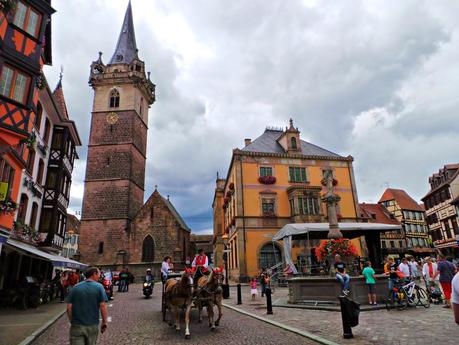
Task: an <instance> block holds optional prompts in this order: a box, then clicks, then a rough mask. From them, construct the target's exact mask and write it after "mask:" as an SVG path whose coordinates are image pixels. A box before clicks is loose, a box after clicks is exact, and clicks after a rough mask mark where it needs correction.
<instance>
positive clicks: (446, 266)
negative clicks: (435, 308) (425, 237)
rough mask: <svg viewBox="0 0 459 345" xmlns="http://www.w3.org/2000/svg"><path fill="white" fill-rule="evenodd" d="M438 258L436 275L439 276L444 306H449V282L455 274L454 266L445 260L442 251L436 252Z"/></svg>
mask: <svg viewBox="0 0 459 345" xmlns="http://www.w3.org/2000/svg"><path fill="white" fill-rule="evenodd" d="M438 259H439V260H438V264H437V268H438V271H437V275H438V276H439V280H440V285H441V288H442V289H443V295H444V296H445V300H446V305H445V306H444V308H451V301H450V300H451V282H452V281H453V278H454V275H455V274H456V267H455V266H454V265H453V264H452V263H451V262H449V261H448V260H446V257H445V255H443V254H442V253H440V254H438Z"/></svg>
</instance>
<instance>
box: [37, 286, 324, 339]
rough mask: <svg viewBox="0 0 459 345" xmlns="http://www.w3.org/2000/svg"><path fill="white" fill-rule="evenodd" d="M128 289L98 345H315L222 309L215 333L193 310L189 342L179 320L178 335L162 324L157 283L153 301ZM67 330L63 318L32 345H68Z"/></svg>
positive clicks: (114, 305)
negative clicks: (199, 319) (179, 329)
mask: <svg viewBox="0 0 459 345" xmlns="http://www.w3.org/2000/svg"><path fill="white" fill-rule="evenodd" d="M131 287H132V289H130V292H128V293H122V294H115V296H114V297H115V300H114V301H112V302H111V303H110V305H111V306H109V308H108V311H109V317H111V320H112V321H111V322H110V323H109V325H108V329H107V331H106V333H104V334H102V335H100V336H99V340H98V344H110V345H116V344H136V345H143V344H145V345H146V344H149V345H151V344H155V345H156V344H159V345H161V344H188V345H191V344H200V345H202V344H257V345H258V344H264V345H265V344H273V345H274V344H276V345H280V344H316V343H314V342H312V341H311V340H309V339H307V338H304V337H301V336H299V335H296V334H294V333H291V332H288V331H284V330H282V329H280V328H278V327H275V326H272V325H269V324H266V323H264V322H262V321H258V320H256V319H253V318H251V317H249V316H244V315H241V314H239V313H237V312H234V311H232V310H229V309H227V308H224V309H223V318H222V322H221V324H220V326H219V327H218V328H217V330H216V331H215V332H211V331H210V330H209V328H208V326H207V323H206V322H203V323H202V324H199V323H198V321H197V311H196V310H193V311H192V316H191V321H190V332H191V339H189V340H185V338H184V334H185V333H184V322H183V321H182V325H181V331H180V333H177V332H176V331H175V330H174V329H173V328H171V327H169V326H168V325H167V323H164V322H162V317H161V313H160V304H161V294H160V284H157V285H156V286H155V291H154V293H153V298H151V299H149V300H145V299H144V298H142V292H141V285H137V284H136V285H133V286H132V285H131ZM205 317H206V313H205V312H204V318H205ZM204 321H205V320H204ZM68 330H69V324H68V321H67V318H66V316H65V315H64V316H63V317H61V318H60V319H59V320H58V321H57V322H56V323H55V324H54V325H52V326H51V327H50V328H49V329H48V330H47V331H46V332H44V333H43V334H42V335H41V336H40V337H39V338H38V339H37V340H36V341H35V342H34V343H33V344H34V345H66V344H69V342H68Z"/></svg>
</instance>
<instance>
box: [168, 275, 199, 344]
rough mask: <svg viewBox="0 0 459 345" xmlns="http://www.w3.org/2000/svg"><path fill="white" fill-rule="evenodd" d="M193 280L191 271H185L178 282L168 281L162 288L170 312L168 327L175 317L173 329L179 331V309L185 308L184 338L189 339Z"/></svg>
mask: <svg viewBox="0 0 459 345" xmlns="http://www.w3.org/2000/svg"><path fill="white" fill-rule="evenodd" d="M193 286H194V285H193V278H192V271H191V270H190V269H187V268H186V269H185V271H184V272H183V274H182V277H181V278H180V280H175V279H168V280H167V281H166V284H165V286H164V298H165V301H166V304H167V307H168V309H169V310H170V317H171V319H170V320H169V325H170V326H172V320H174V317H173V315H174V316H175V329H176V330H177V331H180V314H179V308H182V307H186V310H185V338H186V339H188V338H190V328H189V325H190V310H191V300H192V298H193Z"/></svg>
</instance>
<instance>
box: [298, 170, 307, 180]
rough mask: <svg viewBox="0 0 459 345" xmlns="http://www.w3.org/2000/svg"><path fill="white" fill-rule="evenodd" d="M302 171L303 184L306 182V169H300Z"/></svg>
mask: <svg viewBox="0 0 459 345" xmlns="http://www.w3.org/2000/svg"><path fill="white" fill-rule="evenodd" d="M300 169H301V182H306V181H307V179H306V168H300Z"/></svg>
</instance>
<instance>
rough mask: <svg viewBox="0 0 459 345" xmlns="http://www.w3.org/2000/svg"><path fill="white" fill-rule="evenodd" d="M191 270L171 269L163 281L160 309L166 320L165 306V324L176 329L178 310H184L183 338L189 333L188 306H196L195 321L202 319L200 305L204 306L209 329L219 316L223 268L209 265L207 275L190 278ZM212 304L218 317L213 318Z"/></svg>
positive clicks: (218, 319) (214, 324)
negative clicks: (196, 314) (167, 318)
mask: <svg viewBox="0 0 459 345" xmlns="http://www.w3.org/2000/svg"><path fill="white" fill-rule="evenodd" d="M194 275H195V272H194V271H193V270H191V269H188V268H186V269H185V271H183V272H181V273H171V274H169V276H168V279H167V280H166V281H165V282H164V284H163V291H162V300H161V312H162V315H163V321H166V316H167V311H168V310H169V314H170V319H169V325H170V326H172V325H173V320H174V319H175V329H176V330H177V331H179V330H180V310H184V311H185V338H187V339H188V338H189V337H190V329H189V321H190V311H191V308H196V309H198V312H199V322H202V315H201V314H202V309H203V308H204V307H206V309H207V317H208V320H209V327H210V329H211V330H212V331H213V330H215V327H216V326H218V325H219V323H220V319H221V317H222V300H223V291H222V288H221V285H222V282H223V272H222V270H221V269H220V268H213V269H211V270H210V271H209V274H208V275H202V274H198V276H199V275H201V276H200V277H199V278H198V279H197V281H196V282H194V281H193V276H194ZM214 306H217V308H218V318H217V319H216V320H214Z"/></svg>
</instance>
